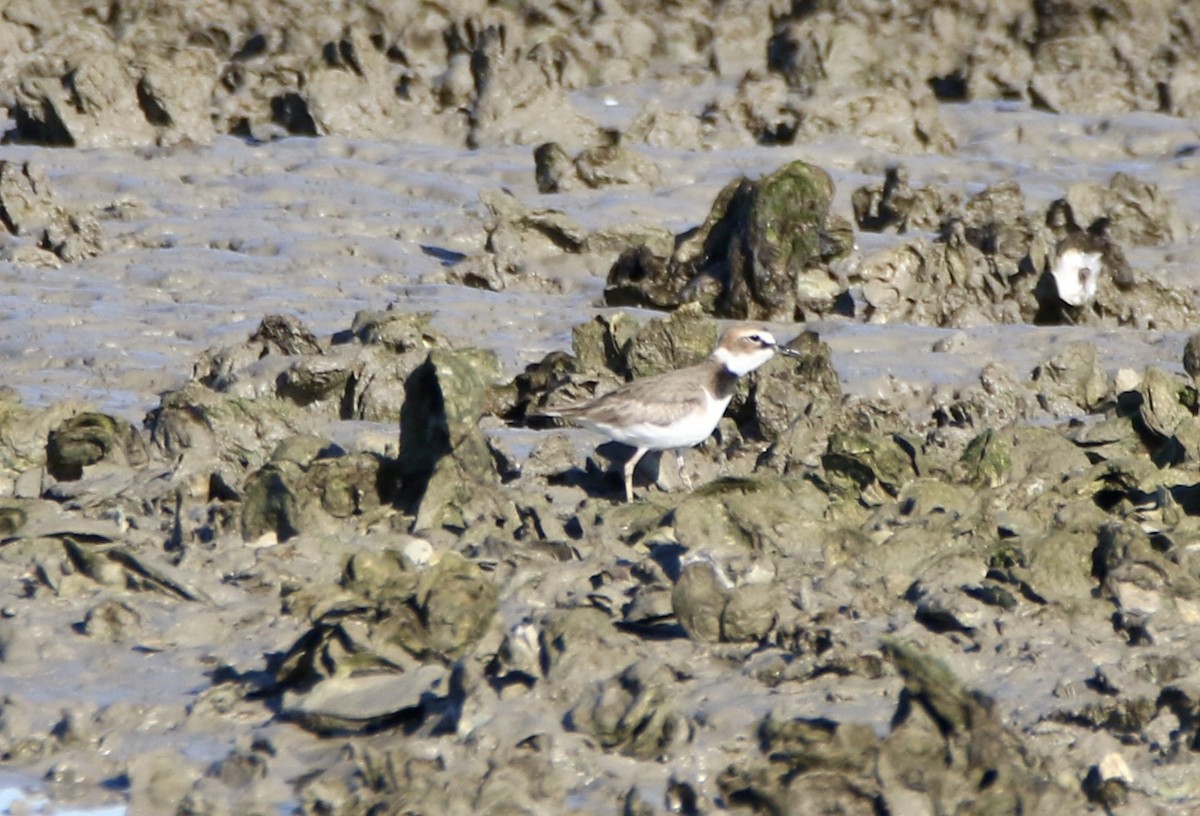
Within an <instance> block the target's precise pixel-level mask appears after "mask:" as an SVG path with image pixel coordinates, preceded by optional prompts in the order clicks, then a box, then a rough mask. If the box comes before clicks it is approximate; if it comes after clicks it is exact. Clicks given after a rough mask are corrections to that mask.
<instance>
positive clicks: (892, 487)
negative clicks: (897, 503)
mask: <svg viewBox="0 0 1200 816" xmlns="http://www.w3.org/2000/svg"><path fill="white" fill-rule="evenodd" d="M821 465H822V467H823V468H824V470H825V480H826V482H827V483H828V484H829V486H830V487H831V489H832V490H833V491H834V492H835V493H837V494H839V495H843V496H846V497H854V498H857V499H858V500H859V501H862V502H864V503H865V504H867V505H874V504H878V503H880V502H882V501H887V500H888V499H890V498H894V497H895V496H896V495H898V494H899V492H900V489H901V488H902V487H903V486H904V485H905V484H906V483H907V482H909V481H911V480H912V479H914V478H916V477H917V476H919V475H920V469H919V464H918V458H917V451H916V449H915V448H914V447H913V446H912V444H911V443H909V442H908V441H907V440H905V439H904V438H903V437H900V436H899V435H895V436H890V437H889V436H883V435H880V434H863V433H856V432H852V431H839V432H836V433H833V434H831V435H830V437H829V445H828V448H827V449H826V451H825V454H824V455H823V456H822V457H821Z"/></svg>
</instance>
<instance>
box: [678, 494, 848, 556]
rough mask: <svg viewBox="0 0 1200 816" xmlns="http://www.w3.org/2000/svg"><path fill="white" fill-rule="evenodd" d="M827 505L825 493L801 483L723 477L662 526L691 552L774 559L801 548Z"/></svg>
mask: <svg viewBox="0 0 1200 816" xmlns="http://www.w3.org/2000/svg"><path fill="white" fill-rule="evenodd" d="M828 505H829V499H828V497H827V496H826V495H825V494H823V493H822V492H821V491H820V490H819V489H818V488H817V487H816V486H815V485H813V484H812V483H811V482H808V481H804V480H800V479H789V478H782V477H778V476H764V477H761V478H753V479H721V480H718V481H715V482H710V483H709V484H706V485H704V486H702V487H700V488H698V489H696V490H695V491H693V492H692V493H691V494H689V495H688V496H686V497H685V498H684V499H683V500H682V501H680V502H679V504H677V505H676V506H675V508H674V509H673V510H671V511H670V513H668V514H667V516H666V518H664V519H663V520H662V521H661V522H660V523H666V524H669V525H670V527H671V528H672V529H673V531H674V535H675V538H676V540H677V541H678V542H679V543H680V544H682V545H683V546H685V547H688V548H689V549H695V550H697V551H700V552H705V553H710V554H716V555H718V556H720V557H724V556H734V555H737V556H742V557H746V556H748V555H749V554H752V553H757V554H761V555H765V556H767V557H769V558H774V557H776V556H778V555H780V554H782V553H787V552H792V551H794V550H795V549H798V548H799V547H801V546H802V545H803V542H804V541H805V539H806V537H807V536H808V535H811V534H812V531H813V529H814V528H815V526H817V525H819V523H820V522H821V520H822V518H823V515H824V513H825V510H826V508H827V507H828Z"/></svg>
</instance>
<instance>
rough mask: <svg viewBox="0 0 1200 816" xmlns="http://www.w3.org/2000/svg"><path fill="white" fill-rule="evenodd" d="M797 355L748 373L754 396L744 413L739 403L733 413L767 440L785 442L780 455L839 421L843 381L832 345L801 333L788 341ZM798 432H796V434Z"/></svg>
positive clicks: (795, 452) (812, 335)
mask: <svg viewBox="0 0 1200 816" xmlns="http://www.w3.org/2000/svg"><path fill="white" fill-rule="evenodd" d="M786 345H787V347H788V348H790V349H792V350H793V351H794V352H796V353H797V354H798V355H799V356H798V357H790V356H789V357H782V356H778V357H777V358H776V360H772V361H771V362H770V363H768V364H767V365H766V366H764V367H763V368H762V369H760V370H759V371H755V372H754V373H752V374H751V375H750V382H751V386H750V394H751V397H750V398H749V399H748V400H747V401H746V405H745V409H744V413H746V414H749V416H744V415H743V411H741V410H739V409H740V408H741V405H739V402H740V401H737V402H735V403H734V408H733V410H734V412H735V414H736V415H737V416H738V417H739V420H740V424H742V425H743V426H748V427H749V428H750V430H751V433H752V434H753V435H754V436H755V437H757V438H760V439H763V440H764V441H766V442H771V443H776V442H782V443H783V445H781V447H780V449H778V450H776V451H775V453H776V454H782V453H784V452H785V450H786V451H787V453H788V454H791V455H792V456H796V455H797V454H798V453H799V447H800V446H799V445H798V444H797V442H798V439H797V437H798V436H799V437H803V438H809V437H812V436H815V435H816V434H819V433H820V432H822V431H824V432H826V433H827V432H828V431H829V429H830V427H829V426H832V425H833V424H834V423H835V422H836V421H837V420H836V417H837V406H838V404H839V403H840V402H841V398H842V383H841V379H840V378H839V376H838V373H837V371H836V370H835V369H834V367H833V354H832V351H831V349H830V348H829V345H828V344H827V343H825V342H823V341H822V340H821V338H820V337H819V336H818V335H817V333H816V332H811V331H806V332H802V333H801V334H800V335H798V336H797V337H796V338H795V339H793V340H791V341H789V342H787V343H786ZM793 431H796V432H798V433H794V432H793Z"/></svg>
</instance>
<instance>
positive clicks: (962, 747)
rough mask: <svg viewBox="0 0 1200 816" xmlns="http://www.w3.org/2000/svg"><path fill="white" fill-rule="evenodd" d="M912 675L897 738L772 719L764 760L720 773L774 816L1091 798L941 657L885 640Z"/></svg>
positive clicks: (1026, 806)
mask: <svg viewBox="0 0 1200 816" xmlns="http://www.w3.org/2000/svg"><path fill="white" fill-rule="evenodd" d="M887 648H888V653H889V655H890V657H891V659H892V662H893V664H894V665H895V666H896V668H897V669H898V670H899V672H900V674H901V675H902V676H903V677H904V683H905V688H904V690H903V692H902V693H901V698H900V701H899V704H898V705H897V707H896V712H895V715H894V716H893V717H892V720H891V725H890V731H889V733H888V734H887V735H886V736H884V737H882V738H880V737H879V736H877V735H876V733H875V731H874V729H873V728H872V727H871V726H870V725H867V724H859V723H852V722H839V721H837V720H835V719H829V718H797V719H793V720H781V719H778V718H776V717H773V716H771V715H768V716H767V717H765V718H764V719H763V720H762V722H761V724H760V726H759V729H758V733H759V738H760V743H761V744H760V747H761V751H762V754H763V758H764V761H761V762H756V761H754V760H753V759H751V758H747V759H744V760H741V761H737V762H734V763H733V764H731V765H729V766H728V767H727V768H726V769H725V770H724V771H723V772H722V773H721V774H720V776H719V777H718V786H719V788H720V789H721V791H722V793H723V794H724V795H725V796H726V798H727V799H729V800H730V801H742V802H755V803H758V804H759V805H761V806H762V807H763V808H765V809H766V810H768V811H769V812H773V813H791V812H809V811H810V810H811V811H812V812H823V813H824V812H837V813H853V814H863V815H864V816H868V815H869V814H875V813H880V812H885V811H886V812H889V813H899V812H910V811H911V812H914V813H954V812H968V811H969V812H972V813H997V814H998V813H1030V812H1051V811H1054V810H1064V812H1065V811H1072V810H1076V811H1077V810H1081V809H1082V808H1083V807H1084V803H1083V796H1082V794H1081V792H1080V791H1079V790H1078V789H1077V788H1075V787H1064V786H1063V785H1062V784H1061V783H1059V782H1057V781H1055V780H1054V779H1053V778H1051V777H1050V775H1049V774H1048V773H1047V769H1046V763H1045V762H1044V761H1043V760H1041V759H1039V758H1037V757H1036V756H1033V755H1032V754H1031V753H1030V752H1029V751H1028V750H1027V749H1026V748H1025V747H1024V746H1023V745H1022V743H1021V741H1020V739H1019V738H1018V736H1017V735H1015V734H1013V733H1012V732H1010V731H1009V730H1007V729H1006V728H1005V727H1004V726H1003V725H1002V724H1001V723H1000V721H999V720H998V718H997V717H996V715H995V714H994V713H993V711H992V708H991V704H990V702H989V701H988V700H987V699H986V698H985V697H984V696H983V695H981V694H979V693H978V692H974V691H972V690H970V689H967V688H965V687H964V686H963V684H962V683H961V682H960V681H959V680H958V678H957V677H955V676H954V674H953V673H952V672H951V671H950V670H949V669H948V668H947V667H946V666H945V665H943V664H942V663H940V662H939V661H938V660H936V659H935V658H933V657H931V656H929V655H927V654H925V653H923V652H921V651H919V650H917V649H916V648H915V647H912V646H909V645H907V644H903V643H899V642H896V641H889V642H888V643H887Z"/></svg>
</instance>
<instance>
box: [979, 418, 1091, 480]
mask: <svg viewBox="0 0 1200 816" xmlns="http://www.w3.org/2000/svg"><path fill="white" fill-rule="evenodd" d="M959 466H960V468H961V470H962V474H963V478H964V479H965V480H966V481H967V482H970V483H972V484H981V485H989V486H992V487H996V486H1000V485H1004V484H1020V483H1023V482H1026V481H1028V482H1029V483H1031V484H1037V485H1047V484H1049V483H1053V482H1054V481H1057V480H1059V479H1061V478H1062V477H1064V476H1066V475H1067V474H1071V473H1077V472H1083V471H1086V470H1088V469H1089V467H1090V466H1091V463H1090V461H1089V460H1088V458H1087V456H1086V454H1084V452H1083V451H1081V450H1080V449H1079V448H1078V447H1077V446H1075V445H1073V444H1072V443H1071V442H1070V441H1069V440H1068V439H1067V438H1065V437H1064V436H1063V435H1062V434H1060V433H1058V432H1056V431H1054V430H1052V429H1050V428H1042V427H1038V426H1032V425H1019V426H1014V427H1010V428H1003V429H1000V430H987V431H984V432H983V433H981V434H979V435H978V436H976V437H975V438H974V439H973V440H971V442H970V443H969V444H968V445H967V447H966V450H964V451H963V454H962V458H961V460H960V462H959Z"/></svg>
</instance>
